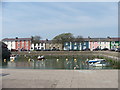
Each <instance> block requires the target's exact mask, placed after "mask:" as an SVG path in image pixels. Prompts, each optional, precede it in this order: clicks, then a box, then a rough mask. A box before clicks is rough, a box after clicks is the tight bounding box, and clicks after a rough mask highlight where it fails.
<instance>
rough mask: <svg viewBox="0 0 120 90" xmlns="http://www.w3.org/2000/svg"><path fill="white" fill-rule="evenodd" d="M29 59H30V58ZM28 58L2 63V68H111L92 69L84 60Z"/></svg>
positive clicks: (77, 58)
mask: <svg viewBox="0 0 120 90" xmlns="http://www.w3.org/2000/svg"><path fill="white" fill-rule="evenodd" d="M30 59H31V58H30ZM28 60H29V58H25V57H22V58H18V59H16V60H15V61H13V62H11V61H8V62H6V63H3V65H2V68H13V69H14V68H17V69H69V70H72V69H76V70H80V69H112V67H110V66H109V67H92V66H89V65H88V64H87V63H85V60H86V59H81V58H79V57H76V58H73V57H72V58H62V57H61V58H46V59H45V60H41V61H38V60H37V59H35V58H34V61H33V60H32V59H31V61H28Z"/></svg>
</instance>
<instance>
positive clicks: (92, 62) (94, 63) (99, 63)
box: [86, 59, 108, 67]
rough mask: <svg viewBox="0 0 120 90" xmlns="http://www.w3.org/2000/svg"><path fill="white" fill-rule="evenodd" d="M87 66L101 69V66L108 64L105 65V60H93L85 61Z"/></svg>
mask: <svg viewBox="0 0 120 90" xmlns="http://www.w3.org/2000/svg"><path fill="white" fill-rule="evenodd" d="M86 62H87V63H88V64H89V65H91V66H95V67H102V66H107V65H108V64H107V63H106V60H105V59H93V60H87V61H86Z"/></svg>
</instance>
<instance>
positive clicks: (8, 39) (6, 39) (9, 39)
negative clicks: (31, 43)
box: [2, 38, 31, 41]
mask: <svg viewBox="0 0 120 90" xmlns="http://www.w3.org/2000/svg"><path fill="white" fill-rule="evenodd" d="M15 40H22V41H24V40H31V38H18V39H16V38H4V39H2V41H15Z"/></svg>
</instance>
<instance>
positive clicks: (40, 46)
mask: <svg viewBox="0 0 120 90" xmlns="http://www.w3.org/2000/svg"><path fill="white" fill-rule="evenodd" d="M45 45H46V43H43V45H42V44H41V43H39V44H38V43H37V44H33V43H32V45H31V47H32V48H33V49H31V50H34V49H35V48H37V49H38V48H39V49H42V48H43V49H45ZM34 46H35V48H34Z"/></svg>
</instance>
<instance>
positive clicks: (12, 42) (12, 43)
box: [2, 38, 16, 50]
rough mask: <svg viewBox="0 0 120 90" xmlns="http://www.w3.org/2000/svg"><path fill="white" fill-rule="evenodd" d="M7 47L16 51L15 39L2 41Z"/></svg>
mask: <svg viewBox="0 0 120 90" xmlns="http://www.w3.org/2000/svg"><path fill="white" fill-rule="evenodd" d="M2 41H3V42H4V43H5V44H6V45H7V48H8V49H9V50H11V49H16V47H15V40H14V39H7V38H6V39H3V40H2Z"/></svg>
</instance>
